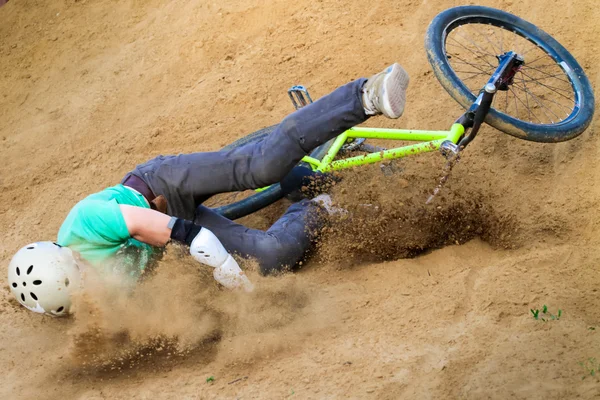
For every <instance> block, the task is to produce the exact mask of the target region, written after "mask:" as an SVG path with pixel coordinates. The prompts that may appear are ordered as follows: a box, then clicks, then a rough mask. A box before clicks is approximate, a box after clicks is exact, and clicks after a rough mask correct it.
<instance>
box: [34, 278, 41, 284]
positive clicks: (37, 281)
mask: <svg viewBox="0 0 600 400" xmlns="http://www.w3.org/2000/svg"><path fill="white" fill-rule="evenodd" d="M33 284H34V285H35V286H38V285H41V284H42V281H40V280H39V279H36V280H35V281H33Z"/></svg>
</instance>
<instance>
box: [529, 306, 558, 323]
mask: <svg viewBox="0 0 600 400" xmlns="http://www.w3.org/2000/svg"><path fill="white" fill-rule="evenodd" d="M529 311H531V314H532V315H533V319H535V320H542V321H544V322H547V321H557V320H559V319H560V317H561V316H562V310H561V309H560V308H559V309H558V312H557V313H556V315H554V314H552V313H550V312H548V306H546V305H545V304H544V305H543V306H542V310H541V313H540V310H539V309H535V310H534V309H533V308H532V309H530V310H529Z"/></svg>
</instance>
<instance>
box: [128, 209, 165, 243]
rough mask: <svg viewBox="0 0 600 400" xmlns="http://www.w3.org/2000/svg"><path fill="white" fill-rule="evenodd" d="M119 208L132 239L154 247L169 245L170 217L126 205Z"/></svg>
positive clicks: (154, 211)
mask: <svg viewBox="0 0 600 400" xmlns="http://www.w3.org/2000/svg"><path fill="white" fill-rule="evenodd" d="M119 207H120V209H121V213H122V214H123V219H125V225H127V230H128V231H129V234H130V235H131V237H132V238H134V239H136V240H139V241H140V242H144V243H148V244H149V245H152V246H159V247H162V246H164V245H166V244H167V242H168V241H169V239H170V238H171V228H169V227H168V225H169V221H170V220H171V217H170V216H168V215H166V214H163V213H161V212H158V211H156V210H151V209H149V208H142V207H136V206H129V205H125V204H120V205H119Z"/></svg>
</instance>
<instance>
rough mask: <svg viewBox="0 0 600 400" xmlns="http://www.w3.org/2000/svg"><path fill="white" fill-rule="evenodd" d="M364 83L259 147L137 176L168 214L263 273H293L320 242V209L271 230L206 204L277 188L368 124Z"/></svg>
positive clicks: (291, 212)
mask: <svg viewBox="0 0 600 400" xmlns="http://www.w3.org/2000/svg"><path fill="white" fill-rule="evenodd" d="M364 82H365V79H364V78H363V79H359V80H356V81H353V82H350V83H348V84H346V85H344V86H342V87H340V88H338V89H336V90H335V91H333V92H332V93H330V94H328V95H327V96H324V97H322V98H320V99H319V100H317V101H316V102H314V103H312V104H309V105H307V106H306V107H303V108H301V109H299V110H297V111H296V112H294V113H292V114H290V115H288V116H287V117H286V118H285V119H284V120H283V121H282V122H281V123H280V124H279V126H278V127H277V129H275V131H274V132H273V133H271V134H270V135H268V136H266V137H265V138H264V139H263V140H261V141H259V142H255V143H249V144H246V145H244V146H242V147H239V148H235V149H231V150H228V151H217V152H206V153H192V154H180V155H176V156H158V157H156V158H154V159H152V160H150V161H148V162H146V163H144V164H140V165H138V166H137V167H136V168H135V169H134V170H133V171H132V172H131V173H133V174H134V175H136V176H138V177H140V178H142V179H143V180H144V181H145V182H146V183H147V184H148V186H150V188H151V189H152V191H153V192H154V194H155V195H157V196H158V195H163V196H165V198H166V199H167V205H168V210H167V211H168V213H169V214H170V215H173V216H176V217H179V218H185V219H189V220H195V221H196V223H198V224H200V225H202V226H204V227H206V228H207V229H209V230H211V231H212V232H213V233H214V234H215V235H216V236H217V237H218V238H219V240H220V241H221V242H222V243H223V246H225V248H226V249H227V250H228V251H229V252H232V253H237V254H239V255H241V256H244V257H253V258H256V259H257V260H258V262H259V265H260V268H261V272H262V273H264V274H269V273H272V272H276V271H280V270H282V269H283V268H285V267H286V266H287V267H293V266H294V265H295V264H296V263H297V262H298V261H300V260H301V259H302V257H303V256H304V254H305V252H306V250H307V249H308V248H309V246H310V243H311V241H312V239H313V237H314V229H311V228H312V227H313V224H314V223H315V221H314V218H310V215H311V209H313V208H314V207H316V206H315V204H314V203H312V202H310V201H308V200H303V201H300V202H298V203H295V204H293V205H292V206H291V207H290V208H289V209H288V210H287V212H286V213H285V214H284V215H283V216H282V217H281V218H280V219H279V220H278V221H277V222H276V223H275V224H273V226H272V227H271V228H269V229H268V230H267V231H260V230H256V229H250V228H247V227H245V226H243V225H240V224H237V223H235V222H233V221H230V220H228V219H227V218H224V217H222V216H220V215H218V214H216V213H215V212H213V211H212V210H211V209H209V208H207V207H204V206H200V204H201V203H202V202H203V201H204V200H206V199H207V198H208V197H210V196H212V195H214V194H217V193H224V192H233V191H243V190H247V189H257V188H261V187H265V186H268V185H271V184H273V183H277V182H279V181H281V179H283V177H284V176H285V175H287V173H288V172H289V171H290V170H291V169H292V168H293V167H294V166H295V165H296V164H297V163H298V162H299V161H300V159H302V157H304V156H305V155H306V154H308V153H309V152H310V151H312V150H313V149H314V148H316V147H317V146H319V145H321V144H323V143H325V142H326V141H328V140H329V139H331V138H334V137H335V136H337V135H339V134H340V133H342V132H344V131H345V130H347V129H349V128H351V127H353V126H355V125H357V124H360V123H362V122H364V121H365V120H366V119H367V118H368V116H367V115H365V112H364V109H363V105H362V100H361V88H362V86H363V84H364ZM196 213H197V214H196Z"/></svg>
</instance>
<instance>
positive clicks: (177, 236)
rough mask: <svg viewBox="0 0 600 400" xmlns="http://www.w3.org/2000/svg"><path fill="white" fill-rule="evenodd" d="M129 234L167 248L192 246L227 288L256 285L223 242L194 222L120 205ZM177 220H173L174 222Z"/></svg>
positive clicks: (250, 289) (197, 256)
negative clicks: (169, 244)
mask: <svg viewBox="0 0 600 400" xmlns="http://www.w3.org/2000/svg"><path fill="white" fill-rule="evenodd" d="M119 207H120V209H121V213H122V214H123V219H124V220H125V225H127V230H128V231H129V234H130V235H131V236H132V237H133V238H134V239H136V240H139V241H140V242H144V243H148V244H150V245H153V246H161V247H162V246H164V245H166V244H167V242H168V241H169V240H170V239H173V240H176V241H178V242H180V243H184V244H187V245H188V246H190V254H191V255H192V257H194V258H195V259H196V260H197V261H198V262H200V263H202V264H206V265H209V266H211V267H213V268H214V271H213V276H214V278H215V279H216V280H217V282H219V283H220V284H222V285H223V286H225V287H227V288H230V289H232V288H238V287H242V288H244V290H246V291H248V292H250V291H252V290H253V285H252V283H251V282H250V281H249V280H248V277H246V275H245V274H244V272H243V271H242V270H241V269H240V267H239V265H238V264H237V262H236V261H235V260H234V259H233V257H232V256H231V254H229V253H228V252H227V250H225V248H224V247H223V245H222V244H221V241H220V240H219V239H218V238H217V237H216V236H215V235H214V234H213V233H212V232H211V231H209V230H208V229H206V228H203V227H201V226H200V225H196V224H194V223H193V222H192V221H187V220H184V219H180V218H176V219H174V220H173V217H170V216H168V215H166V214H163V213H160V212H158V211H155V210H151V209H148V208H142V207H135V206H128V205H123V204H121V205H119ZM172 220H173V221H172Z"/></svg>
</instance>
